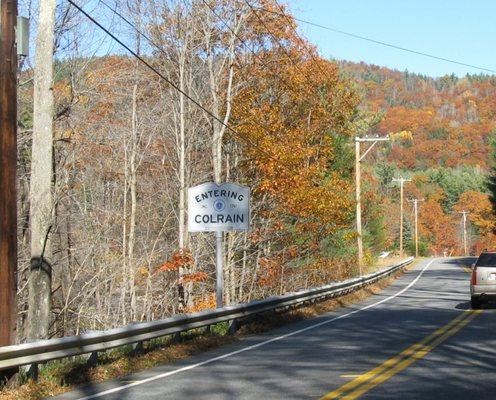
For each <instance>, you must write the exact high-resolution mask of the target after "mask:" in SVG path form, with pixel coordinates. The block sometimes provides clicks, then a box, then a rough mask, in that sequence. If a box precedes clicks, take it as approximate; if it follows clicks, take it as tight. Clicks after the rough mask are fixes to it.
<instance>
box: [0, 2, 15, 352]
mask: <svg viewBox="0 0 496 400" xmlns="http://www.w3.org/2000/svg"><path fill="white" fill-rule="evenodd" d="M16 18H17V0H0V42H1V43H0V185H1V188H2V194H1V195H0V346H7V345H10V344H14V343H15V332H16V269H17V195H16V163H17V139H16V138H17V135H16V133H17V50H16V43H15V42H16V40H15V26H16Z"/></svg>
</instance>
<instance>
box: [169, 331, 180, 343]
mask: <svg viewBox="0 0 496 400" xmlns="http://www.w3.org/2000/svg"><path fill="white" fill-rule="evenodd" d="M181 342H182V338H181V332H176V333H174V334H172V337H171V344H177V343H181Z"/></svg>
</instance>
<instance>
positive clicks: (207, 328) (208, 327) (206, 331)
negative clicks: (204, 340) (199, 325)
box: [203, 325, 212, 335]
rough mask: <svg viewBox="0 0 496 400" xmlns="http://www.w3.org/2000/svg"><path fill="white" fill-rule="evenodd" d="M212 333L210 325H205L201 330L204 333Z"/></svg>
mask: <svg viewBox="0 0 496 400" xmlns="http://www.w3.org/2000/svg"><path fill="white" fill-rule="evenodd" d="M211 333H212V328H211V325H207V326H206V327H205V329H204V330H203V334H204V335H210V334H211Z"/></svg>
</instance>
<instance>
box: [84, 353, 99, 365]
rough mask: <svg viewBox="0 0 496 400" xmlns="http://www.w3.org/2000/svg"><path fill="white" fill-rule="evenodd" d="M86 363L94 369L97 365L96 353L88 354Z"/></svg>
mask: <svg viewBox="0 0 496 400" xmlns="http://www.w3.org/2000/svg"><path fill="white" fill-rule="evenodd" d="M86 363H87V364H88V365H89V366H90V367H94V366H95V365H97V364H98V351H94V352H92V353H90V355H89V357H88V359H87V360H86Z"/></svg>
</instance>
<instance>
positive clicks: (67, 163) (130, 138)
mask: <svg viewBox="0 0 496 400" xmlns="http://www.w3.org/2000/svg"><path fill="white" fill-rule="evenodd" d="M96 7H97V10H98V11H95V12H94V14H95V18H98V17H100V15H101V17H100V22H102V23H108V24H110V25H109V26H108V28H109V30H111V31H113V32H119V34H120V36H119V37H121V38H122V39H123V40H126V43H127V44H128V45H129V46H130V47H131V48H133V49H134V50H133V51H135V52H136V53H139V54H140V55H141V56H142V57H143V58H144V59H145V60H146V62H147V63H149V65H150V66H152V67H153V69H154V70H155V71H152V70H150V69H149V68H147V67H146V66H144V65H143V64H142V63H140V62H137V60H136V59H135V58H133V57H131V56H129V55H128V54H123V53H122V52H121V51H120V50H119V51H113V53H114V54H109V55H103V54H104V50H102V49H99V50H97V51H96V54H99V56H95V53H94V49H91V50H92V51H91V52H89V51H88V52H85V51H84V50H82V49H81V47H80V46H79V45H78V43H79V42H74V43H73V42H70V43H73V47H71V46H68V47H67V49H66V52H65V53H64V56H58V55H57V54H56V62H55V71H56V74H55V81H54V86H53V87H54V110H55V112H54V115H53V126H54V131H53V137H54V140H53V143H52V144H53V154H54V157H53V167H54V171H53V174H52V175H53V177H54V182H53V183H54V188H53V190H54V206H53V217H54V224H53V227H52V228H51V229H52V230H51V238H52V249H53V275H52V278H53V285H52V292H51V294H52V299H51V304H50V305H51V311H50V329H49V334H50V335H68V334H73V333H80V332H83V331H85V330H90V329H104V328H109V327H114V326H119V325H122V324H125V323H130V322H134V321H139V320H151V319H157V318H162V317H164V316H168V315H171V314H174V313H178V312H188V311H194V310H200V309H203V308H208V307H213V306H214V297H213V282H214V252H213V251H212V250H213V240H212V239H213V237H212V236H211V235H210V234H204V233H195V234H189V233H188V232H187V226H186V212H187V196H186V190H187V188H188V187H190V186H193V185H196V184H199V183H202V182H206V181H217V182H223V181H235V182H238V183H240V184H244V185H249V186H250V187H251V188H252V208H251V211H252V213H251V226H252V230H251V231H250V232H247V233H229V234H228V235H226V236H225V239H224V242H223V246H224V254H225V260H224V265H225V270H224V281H225V284H226V287H225V302H226V303H227V304H233V303H237V302H246V301H250V300H253V299H256V298H262V297H266V296H269V295H273V294H281V293H284V292H286V291H292V290H298V289H301V288H304V287H309V286H313V285H318V284H323V283H328V282H329V281H331V280H338V279H344V278H346V277H349V276H353V275H354V274H355V273H356V272H357V271H356V263H355V257H356V248H355V245H354V242H355V240H354V239H355V228H354V215H353V195H352V193H353V190H354V187H353V152H352V151H353V147H352V138H353V137H354V136H355V135H357V134H358V135H361V134H365V133H367V132H374V133H375V132H380V133H384V134H389V133H390V132H396V133H398V132H399V134H398V138H397V140H395V141H394V142H393V143H392V144H391V145H387V146H384V147H383V148H382V147H381V149H380V150H377V151H376V152H373V153H371V155H372V157H373V158H374V157H375V160H381V162H380V163H374V164H375V165H376V167H373V166H372V165H370V166H366V167H365V168H364V171H363V175H364V183H363V200H364V204H363V215H364V220H365V223H364V241H365V245H366V250H367V251H366V255H367V258H368V260H369V261H370V262H373V259H374V257H375V255H376V254H377V253H378V252H380V251H383V250H386V249H390V250H394V249H395V248H397V243H396V241H397V237H398V224H397V221H398V212H399V210H398V199H397V198H396V195H397V194H396V193H397V191H393V190H391V185H390V184H391V179H392V178H393V177H395V176H398V174H399V173H401V172H406V169H407V168H410V169H412V171H410V172H409V173H408V174H409V176H411V178H412V183H411V184H410V185H407V187H406V188H405V191H406V192H405V197H407V198H409V197H412V196H415V197H423V198H425V199H426V202H425V203H423V204H422V205H421V211H420V234H421V240H422V241H423V242H424V243H425V247H428V249H429V251H430V254H439V253H441V252H442V251H444V249H446V248H448V249H450V251H451V250H452V251H453V252H456V250H457V226H458V225H457V223H458V222H457V220H456V218H455V217H454V214H453V213H455V212H456V211H457V210H458V208H460V207H462V208H468V207H471V208H470V212H471V214H470V217H469V218H471V219H470V221H471V223H472V224H473V227H474V235H475V234H477V235H478V236H477V238H478V239H479V238H480V243H481V246H482V245H484V246H485V245H489V244H488V243H490V242H491V241H492V240H493V237H492V234H491V233H490V229H491V227H492V225H491V223H490V222H489V220H490V218H491V214H490V213H489V212H488V209H487V205H488V201H489V200H488V198H487V196H486V195H485V194H483V193H482V191H483V190H484V189H483V185H484V178H485V175H484V171H483V170H482V169H481V168H478V167H477V166H476V164H477V163H476V162H475V160H474V159H473V157H472V158H470V157H471V156H470V154H468V153H467V152H466V151H465V150H463V151H464V153H463V156H462V157H461V158H462V159H465V160H467V159H469V158H470V162H467V163H469V164H471V165H472V166H470V167H461V166H458V164H457V162H456V159H457V157H456V155H457V154H458V153H457V152H460V151H462V148H463V147H464V146H461V147H460V146H458V147H457V145H456V144H451V143H452V142H453V143H456V140H455V139H456V138H461V137H463V138H464V140H465V139H466V141H467V142H468V143H470V144H471V145H472V147H471V149H472V150H473V151H474V154H477V155H479V154H484V152H485V151H486V148H485V147H484V146H481V145H480V144H479V143H478V142H477V140H475V138H477V137H479V136H482V137H486V136H487V135H486V130H485V129H486V128H488V127H489V126H490V123H489V122H488V121H487V118H486V117H487V116H488V115H490V113H491V110H492V108H491V103H490V102H489V101H484V105H482V104H481V105H480V106H479V105H477V104H476V105H477V107H475V106H474V104H473V103H471V102H470V101H472V102H473V101H475V102H476V103H477V96H476V95H475V93H476V91H475V90H474V87H475V86H477V87H478V88H480V90H482V88H485V89H486V90H487V93H488V95H490V94H491V93H493V92H492V86H490V85H487V84H486V85H485V86H484V84H480V83H478V82H476V83H471V84H470V85H469V84H466V83H464V84H463V88H462V87H460V88H457V89H456V93H457V96H458V94H459V97H460V98H458V97H457V100H456V101H457V103H456V105H455V111H453V110H452V107H451V105H450V104H449V102H448V99H449V93H448V92H449V90H448V89H447V88H451V87H452V85H454V83H453V82H452V81H446V82H444V83H443V84H442V85H441V83H439V82H437V81H429V80H423V79H420V78H418V77H415V76H412V75H408V76H406V75H402V74H401V73H397V72H391V71H389V70H385V69H382V70H376V69H375V68H374V67H370V68H369V71H368V72H367V73H365V72H363V71H362V70H361V68H364V67H363V66H361V67H358V66H354V65H347V64H342V63H341V64H340V63H337V62H334V61H329V60H325V59H323V58H321V57H320V56H319V54H318V53H317V51H316V49H315V48H313V47H312V46H311V45H310V44H309V43H308V42H306V41H305V40H304V39H303V38H302V37H300V36H299V35H298V33H297V30H296V28H297V26H296V23H295V21H294V20H293V19H292V18H291V16H289V15H284V14H282V13H283V12H285V10H284V8H281V6H279V5H278V4H277V3H276V2H275V1H273V0H261V1H257V2H249V3H247V2H246V1H244V0H194V1H190V2H184V1H176V0H167V1H159V0H150V1H148V0H147V1H143V0H133V1H130V2H127V3H126V4H125V5H120V6H119V7H118V8H117V9H114V8H111V7H110V8H109V7H106V6H105V5H103V4H99V5H98V6H96ZM263 9H265V10H269V11H272V12H266V11H264V10H263ZM122 17H124V18H126V20H127V22H126V20H124V19H122ZM71 18H73V15H72V14H71ZM62 21H63V20H62ZM86 23H88V22H86ZM89 27H90V25H85V23H83V22H82V21H80V23H79V24H70V26H69V27H68V29H67V30H64V29H61V30H60V33H59V35H62V37H64V36H63V35H64V34H67V35H70V36H71V35H74V36H76V37H79V38H80V40H81V41H83V42H84V41H85V40H88V38H87V36H86V35H83V34H82V33H83V32H86V31H91V29H90V28H89ZM69 28H70V29H69ZM96 36H97V37H99V36H98V35H96ZM106 40H107V38H106V37H105V40H102V42H103V43H106ZM55 42H56V43H57V42H59V43H60V42H63V40H58V41H57V40H56V41H55ZM32 72H33V71H32V69H29V68H28V69H26V71H24V75H25V78H26V79H25V80H23V81H25V82H28V83H26V84H25V85H23V86H22V89H21V110H20V116H21V129H20V132H19V140H20V154H19V159H20V166H19V172H20V174H19V175H20V177H21V178H20V186H21V188H22V190H21V191H20V192H21V196H20V199H19V203H20V207H19V210H20V220H21V221H22V223H21V229H20V232H19V235H20V237H19V243H20V250H21V257H20V268H19V270H20V285H19V286H20V296H19V298H20V309H21V310H23V312H22V321H21V322H23V321H24V320H25V316H26V311H27V312H30V311H28V310H29V309H30V308H31V307H28V300H27V289H26V288H27V287H28V286H29V282H30V280H29V260H30V254H29V248H28V247H29V246H28V244H29V238H30V235H33V233H34V231H33V230H32V228H31V230H30V229H28V227H29V224H30V222H32V217H33V216H34V215H35V214H33V213H32V211H31V210H30V207H29V196H28V193H29V187H30V185H31V188H32V190H34V188H35V185H33V182H31V181H30V180H29V174H28V172H29V171H30V170H31V168H32V167H33V166H34V164H31V163H32V161H33V160H32V159H31V157H30V155H29V154H31V153H30V151H31V147H30V146H31V144H32V142H31V140H32V139H33V137H34V136H33V133H32V131H31V128H32V114H33V112H32V108H31V98H32V86H31V85H30V83H29V79H30V74H32ZM171 83H172V85H171ZM357 83H358V85H361V86H362V89H363V92H364V97H362V96H361V95H360V91H361V89H359V87H358V85H357ZM450 85H451V86H450ZM471 85H472V86H473V87H472V86H471ZM462 89H463V90H462ZM468 91H469V92H470V93H468ZM417 92H420V93H421V95H420V96H419V97H416V95H415V93H417ZM436 93H437V96H438V97H439V99H438V98H437V97H436V96H431V95H433V94H436ZM463 93H465V94H463ZM433 98H434V100H432V99H433ZM431 100H432V102H434V103H433V104H431ZM462 109H463V110H462ZM455 114H456V116H457V117H456V118H457V120H459V121H458V122H460V121H462V120H463V126H462V127H461V128H460V130H457V129H458V127H457V126H455V124H454V122H453V121H452V120H447V118H448V117H449V116H452V115H455ZM478 135H479V136H478ZM468 138H470V139H468ZM447 139H449V140H451V141H452V142H450V145H449V146H446V145H445V143H446V140H447ZM484 140H485V139H484ZM438 156H439V157H438ZM436 157H437V158H439V160H441V161H438V160H437V158H436ZM439 162H441V163H442V164H443V168H439V165H438V164H439ZM481 165H482V163H481ZM485 196H486V197H485ZM33 198H34V197H33ZM472 198H473V199H474V200H473V201H471V199H472ZM424 210H425V211H426V212H425V213H424ZM409 218H410V215H409V213H407V216H406V218H405V220H406V225H408V220H409ZM406 232H407V234H408V229H406ZM474 237H475V236H474ZM405 238H406V239H407V236H405ZM474 243H475V240H474ZM21 325H23V324H21ZM24 325H25V324H24ZM23 335H24V336H26V332H25V333H24V334H23Z"/></svg>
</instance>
